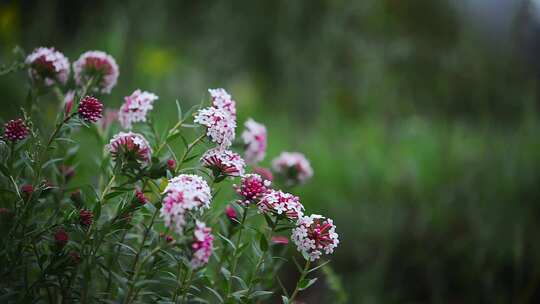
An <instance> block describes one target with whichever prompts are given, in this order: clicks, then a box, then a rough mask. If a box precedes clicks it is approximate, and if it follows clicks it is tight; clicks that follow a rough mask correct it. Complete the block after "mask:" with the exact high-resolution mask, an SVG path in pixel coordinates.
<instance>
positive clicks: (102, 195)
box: [99, 174, 116, 204]
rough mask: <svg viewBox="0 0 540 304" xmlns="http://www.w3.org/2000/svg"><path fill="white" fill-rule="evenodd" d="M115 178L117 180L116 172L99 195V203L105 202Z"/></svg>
mask: <svg viewBox="0 0 540 304" xmlns="http://www.w3.org/2000/svg"><path fill="white" fill-rule="evenodd" d="M115 180H116V174H113V176H112V177H111V179H110V180H109V183H108V184H107V186H105V189H103V192H101V195H100V197H99V203H100V204H104V203H105V196H106V195H107V192H109V190H111V188H112V185H113V184H114V181H115Z"/></svg>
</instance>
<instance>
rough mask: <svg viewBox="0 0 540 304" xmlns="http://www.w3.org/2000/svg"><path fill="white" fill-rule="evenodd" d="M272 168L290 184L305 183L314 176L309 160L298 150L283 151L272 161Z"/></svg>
mask: <svg viewBox="0 0 540 304" xmlns="http://www.w3.org/2000/svg"><path fill="white" fill-rule="evenodd" d="M272 169H273V170H274V172H276V173H277V174H278V175H280V176H282V177H283V178H284V179H285V183H286V184H287V185H288V186H293V185H297V184H303V183H305V182H306V181H307V180H309V179H310V178H311V177H312V176H313V169H312V168H311V165H310V164H309V161H308V160H307V159H306V157H305V156H304V155H303V154H302V153H298V152H282V153H281V154H280V155H279V156H278V157H277V158H275V159H274V160H273V161H272Z"/></svg>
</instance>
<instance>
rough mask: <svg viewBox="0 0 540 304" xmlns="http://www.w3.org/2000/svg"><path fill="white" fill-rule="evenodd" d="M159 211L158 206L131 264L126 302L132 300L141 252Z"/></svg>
mask: <svg viewBox="0 0 540 304" xmlns="http://www.w3.org/2000/svg"><path fill="white" fill-rule="evenodd" d="M158 213H159V209H157V208H156V211H155V212H154V215H152V219H151V220H150V225H148V226H147V227H146V229H145V232H144V235H143V239H142V242H141V245H140V246H139V250H137V253H136V254H135V259H134V260H133V264H132V265H131V271H130V273H129V278H128V282H129V289H128V293H127V295H126V297H125V299H124V303H130V302H131V299H130V298H131V294H132V293H133V286H134V285H135V284H134V282H132V280H134V279H135V278H136V276H135V273H136V272H137V275H138V271H136V267H137V263H138V262H139V258H140V256H141V252H142V251H143V249H144V243H146V239H147V238H148V234H149V233H150V229H152V226H154V221H155V219H156V216H157V214H158ZM158 248H159V247H158Z"/></svg>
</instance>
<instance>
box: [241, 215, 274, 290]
mask: <svg viewBox="0 0 540 304" xmlns="http://www.w3.org/2000/svg"><path fill="white" fill-rule="evenodd" d="M278 222H279V219H278V218H277V217H276V220H275V222H274V223H273V225H272V229H271V230H270V233H268V236H267V237H266V240H267V241H268V242H270V241H271V240H272V234H274V232H275V231H276V227H277V225H278ZM263 262H264V252H261V256H260V257H259V261H257V265H256V266H255V271H254V272H253V274H252V275H251V277H250V278H249V283H248V291H247V293H246V297H249V295H250V294H251V291H252V290H253V287H255V285H254V284H253V282H254V281H255V277H256V276H257V274H258V273H259V271H260V269H261V266H262V264H263Z"/></svg>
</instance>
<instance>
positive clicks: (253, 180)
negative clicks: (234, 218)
mask: <svg viewBox="0 0 540 304" xmlns="http://www.w3.org/2000/svg"><path fill="white" fill-rule="evenodd" d="M271 184H272V183H271V182H270V181H269V180H265V179H263V178H262V177H261V176H260V175H258V174H246V175H244V176H242V179H241V180H240V186H238V185H233V187H234V189H235V191H236V193H237V194H238V196H240V197H241V199H239V200H238V201H237V203H238V204H240V205H245V206H247V205H249V204H252V203H257V202H258V201H259V200H260V199H261V198H262V197H263V195H264V194H266V193H267V192H268V190H269V187H270V185H271Z"/></svg>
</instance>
